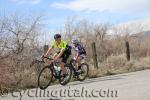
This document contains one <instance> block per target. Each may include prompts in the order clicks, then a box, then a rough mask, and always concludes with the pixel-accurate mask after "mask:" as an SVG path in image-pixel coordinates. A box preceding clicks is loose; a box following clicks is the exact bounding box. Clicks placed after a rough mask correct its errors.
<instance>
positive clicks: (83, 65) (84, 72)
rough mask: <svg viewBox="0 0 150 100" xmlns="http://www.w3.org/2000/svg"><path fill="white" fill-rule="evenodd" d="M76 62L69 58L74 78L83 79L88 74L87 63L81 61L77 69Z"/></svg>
mask: <svg viewBox="0 0 150 100" xmlns="http://www.w3.org/2000/svg"><path fill="white" fill-rule="evenodd" d="M76 63H77V62H76V61H75V60H74V59H71V61H70V64H71V67H72V70H73V75H74V78H77V80H79V81H84V80H85V79H86V77H87V76H88V72H89V65H88V64H87V63H86V62H83V63H81V65H80V67H78V69H77V68H76ZM79 70H80V71H79Z"/></svg>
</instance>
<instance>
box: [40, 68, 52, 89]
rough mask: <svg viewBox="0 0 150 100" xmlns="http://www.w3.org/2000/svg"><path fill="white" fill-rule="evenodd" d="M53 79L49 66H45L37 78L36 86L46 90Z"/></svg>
mask: <svg viewBox="0 0 150 100" xmlns="http://www.w3.org/2000/svg"><path fill="white" fill-rule="evenodd" d="M52 78H53V70H52V69H51V68H50V66H45V67H44V68H43V69H42V70H41V72H40V74H39V76H38V86H39V88H40V89H46V88H47V87H48V86H49V85H50V83H51V82H52Z"/></svg>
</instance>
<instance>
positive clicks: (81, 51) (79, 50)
mask: <svg viewBox="0 0 150 100" xmlns="http://www.w3.org/2000/svg"><path fill="white" fill-rule="evenodd" d="M72 44H73V46H74V49H75V51H76V54H75V57H74V59H75V61H76V62H77V66H78V69H80V68H81V66H80V64H81V63H80V62H81V60H82V59H84V58H85V57H86V51H85V48H84V47H83V46H82V45H81V44H80V43H79V41H78V40H76V39H74V40H72Z"/></svg>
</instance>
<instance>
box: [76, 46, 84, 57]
mask: <svg viewBox="0 0 150 100" xmlns="http://www.w3.org/2000/svg"><path fill="white" fill-rule="evenodd" d="M75 50H76V52H78V53H79V54H80V55H81V54H85V55H86V51H85V49H84V47H83V46H82V45H81V44H78V45H77V46H76V47H75Z"/></svg>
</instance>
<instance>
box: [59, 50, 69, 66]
mask: <svg viewBox="0 0 150 100" xmlns="http://www.w3.org/2000/svg"><path fill="white" fill-rule="evenodd" d="M59 53H60V51H59V52H58V53H57V54H59ZM70 55H71V53H70V51H69V50H68V49H65V51H64V53H63V54H62V55H61V57H60V58H62V60H61V62H64V63H66V62H67V60H68V58H69V56H70Z"/></svg>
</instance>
